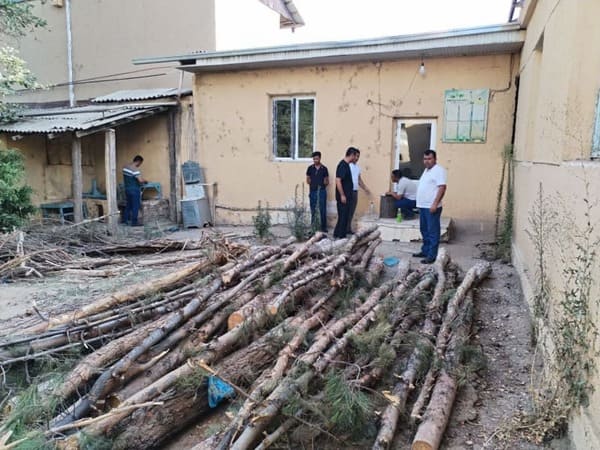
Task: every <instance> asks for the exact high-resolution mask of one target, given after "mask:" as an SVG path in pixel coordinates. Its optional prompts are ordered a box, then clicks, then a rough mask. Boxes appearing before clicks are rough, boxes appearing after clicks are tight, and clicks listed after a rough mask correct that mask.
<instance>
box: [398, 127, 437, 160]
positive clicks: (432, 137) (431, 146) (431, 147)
mask: <svg viewBox="0 0 600 450" xmlns="http://www.w3.org/2000/svg"><path fill="white" fill-rule="evenodd" d="M394 121H395V122H396V125H395V126H396V129H395V130H394V161H393V167H392V170H394V169H397V168H398V161H400V154H401V153H402V142H401V141H402V132H401V130H402V124H404V126H405V127H407V126H410V125H423V124H429V125H431V135H430V137H429V150H435V143H436V142H437V118H430V119H421V118H419V119H416V118H415V119H413V118H410V117H406V118H403V117H396V118H395V119H394Z"/></svg>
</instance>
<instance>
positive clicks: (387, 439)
mask: <svg viewBox="0 0 600 450" xmlns="http://www.w3.org/2000/svg"><path fill="white" fill-rule="evenodd" d="M448 261H449V258H448V255H447V253H446V252H445V251H444V250H443V249H440V252H439V253H438V258H437V259H436V262H435V272H436V273H437V274H438V285H439V281H441V282H442V283H443V282H444V281H445V277H444V276H442V277H441V280H440V279H439V274H440V271H441V272H442V273H443V271H444V268H445V266H446V265H447V264H448ZM431 283H432V279H431V277H427V276H426V277H425V278H424V279H423V280H422V281H421V282H420V283H419V284H420V285H422V284H429V285H430V284H431ZM438 285H436V288H435V289H434V295H433V297H432V301H431V303H433V302H434V301H435V302H436V304H434V307H435V308H438V307H439V304H441V302H442V292H441V291H440V289H439V288H438ZM417 286H419V285H417ZM413 292H414V291H413ZM436 294H437V296H436ZM431 303H430V306H429V308H428V309H429V310H431V309H432V308H431ZM438 324H439V319H438V316H436V315H427V317H426V319H425V323H424V324H423V326H422V328H421V333H420V336H421V339H420V341H419V343H418V344H417V345H416V346H415V349H414V350H413V352H412V354H411V356H410V358H409V360H408V363H407V366H406V368H405V369H404V371H403V373H402V375H401V377H400V381H399V382H398V383H396V385H395V386H394V389H393V390H392V396H391V397H390V398H392V399H393V401H392V402H391V403H390V404H389V405H388V406H387V407H386V408H385V410H384V412H383V414H382V416H381V422H380V427H379V432H378V434H377V438H376V439H375V443H374V445H373V450H383V449H387V448H388V447H389V446H390V444H391V442H392V440H393V438H394V434H395V433H396V427H397V425H398V420H399V418H400V416H401V415H402V414H403V412H404V408H405V407H406V399H407V398H408V394H409V393H410V391H411V390H412V389H414V382H415V380H416V377H417V374H418V373H419V372H420V371H421V369H422V368H423V367H424V366H425V365H426V364H428V361H427V360H426V356H427V352H426V351H425V348H426V347H427V346H431V345H432V344H431V343H430V342H429V340H428V337H429V336H433V335H435V332H436V330H437V328H438ZM364 381H367V380H364Z"/></svg>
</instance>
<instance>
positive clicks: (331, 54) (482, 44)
mask: <svg viewBox="0 0 600 450" xmlns="http://www.w3.org/2000/svg"><path fill="white" fill-rule="evenodd" d="M524 40H525V32H524V31H522V30H520V29H518V30H514V31H512V32H510V33H506V32H503V33H502V34H501V35H497V34H496V35H493V34H488V35H485V36H479V37H475V38H469V37H467V38H465V37H464V36H454V37H448V38H446V39H432V40H428V41H410V42H404V43H389V44H381V45H366V46H356V47H350V48H340V49H336V50H328V49H325V50H305V51H302V52H299V51H296V52H276V53H275V52H274V53H270V54H264V55H231V56H222V57H219V58H201V59H198V60H197V61H196V64H193V65H184V66H180V67H179V69H181V70H184V71H188V72H218V71H227V70H244V69H262V68H269V67H291V66H301V65H314V64H339V63H349V62H361V61H385V60H398V59H414V58H434V57H451V56H476V55H485V54H503V53H516V52H519V51H520V50H521V48H522V46H523V42H524Z"/></svg>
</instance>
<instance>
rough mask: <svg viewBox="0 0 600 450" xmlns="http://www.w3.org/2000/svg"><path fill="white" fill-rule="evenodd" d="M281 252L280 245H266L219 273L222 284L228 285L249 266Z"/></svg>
mask: <svg viewBox="0 0 600 450" xmlns="http://www.w3.org/2000/svg"><path fill="white" fill-rule="evenodd" d="M282 252H283V248H281V247H267V248H265V249H263V250H261V251H259V252H258V253H256V254H255V255H253V256H251V257H250V258H248V259H246V260H244V261H242V262H240V263H238V264H236V265H235V266H234V267H232V268H231V269H229V270H228V271H226V272H223V274H222V275H221V279H222V280H223V285H224V286H229V285H230V284H232V283H233V282H234V281H236V280H237V279H238V278H239V276H240V274H241V273H242V272H244V271H245V270H247V269H249V268H250V267H253V266H256V265H257V264H259V263H261V262H263V261H264V260H266V259H269V258H271V257H272V256H277V255H280V254H281V253H282Z"/></svg>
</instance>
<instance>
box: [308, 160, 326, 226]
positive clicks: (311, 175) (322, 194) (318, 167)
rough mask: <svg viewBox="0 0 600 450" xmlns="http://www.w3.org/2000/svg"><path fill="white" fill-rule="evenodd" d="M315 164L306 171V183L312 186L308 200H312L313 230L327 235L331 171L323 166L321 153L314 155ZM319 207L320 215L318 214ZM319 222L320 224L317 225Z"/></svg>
mask: <svg viewBox="0 0 600 450" xmlns="http://www.w3.org/2000/svg"><path fill="white" fill-rule="evenodd" d="M312 159H313V163H314V164H312V165H310V166H308V169H306V183H307V184H308V185H309V186H310V191H309V193H308V198H309V200H310V216H311V224H312V228H313V230H315V231H316V230H317V229H320V230H321V231H322V232H323V233H327V185H328V184H329V171H328V170H327V167H325V166H324V165H323V164H321V152H314V153H313V154H312ZM317 205H319V215H318V216H317V214H316V209H317ZM317 220H319V223H317Z"/></svg>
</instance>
